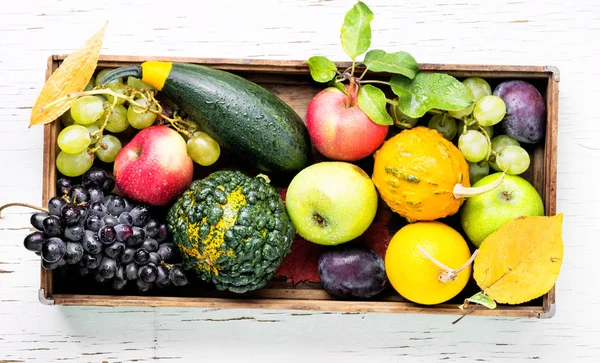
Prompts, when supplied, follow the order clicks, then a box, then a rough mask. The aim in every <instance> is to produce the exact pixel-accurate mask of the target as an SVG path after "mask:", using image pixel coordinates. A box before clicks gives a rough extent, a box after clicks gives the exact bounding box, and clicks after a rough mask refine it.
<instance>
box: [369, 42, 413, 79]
mask: <svg viewBox="0 0 600 363" xmlns="http://www.w3.org/2000/svg"><path fill="white" fill-rule="evenodd" d="M363 63H364V64H365V65H366V66H367V68H368V69H369V70H370V71H373V72H389V73H396V74H401V75H403V76H406V77H408V78H410V79H413V78H415V76H416V75H417V72H419V64H418V63H417V61H416V60H415V59H414V58H413V56H412V55H410V54H408V53H406V52H396V53H386V52H385V51H384V50H380V49H373V50H370V51H369V52H368V53H367V54H366V55H365V59H364V60H363Z"/></svg>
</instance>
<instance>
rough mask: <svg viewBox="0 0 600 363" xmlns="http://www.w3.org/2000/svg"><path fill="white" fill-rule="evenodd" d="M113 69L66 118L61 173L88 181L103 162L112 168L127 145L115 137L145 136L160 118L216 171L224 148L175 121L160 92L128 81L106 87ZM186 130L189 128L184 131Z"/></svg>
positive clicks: (90, 87)
mask: <svg viewBox="0 0 600 363" xmlns="http://www.w3.org/2000/svg"><path fill="white" fill-rule="evenodd" d="M110 70H111V69H109V68H107V69H103V70H101V71H99V72H98V73H97V74H96V76H95V77H92V79H91V80H90V82H89V84H88V85H87V87H86V88H85V90H84V92H81V95H80V96H79V97H77V98H76V99H75V100H74V101H73V103H72V104H71V108H70V109H69V110H67V111H66V112H65V113H64V114H63V115H62V116H61V122H62V124H63V127H64V128H63V129H62V131H61V132H60V134H59V135H58V140H57V142H58V147H59V148H60V152H59V154H58V156H57V158H56V167H57V169H58V171H59V172H61V173H62V174H63V175H65V176H68V177H76V176H80V175H83V174H84V173H85V172H86V171H88V170H89V169H90V168H91V166H92V165H93V163H94V160H95V159H96V158H98V159H99V160H101V161H102V162H105V163H112V162H114V161H115V158H116V157H117V155H118V154H119V152H120V151H121V149H122V147H123V145H122V144H121V140H120V139H119V138H118V137H117V136H115V134H119V133H122V132H125V131H127V130H128V129H130V128H132V129H134V130H136V131H139V130H143V129H145V128H147V127H150V126H152V125H154V124H156V122H157V120H158V118H159V115H160V117H161V118H163V119H165V120H167V121H169V122H170V123H171V125H172V126H174V128H175V129H177V131H179V132H181V133H182V134H184V135H186V136H187V138H188V154H189V156H190V157H191V158H192V160H194V161H195V162H196V163H198V164H200V165H204V166H207V165H211V164H213V163H214V162H216V161H217V159H218V158H219V156H220V147H219V145H218V144H217V143H216V142H215V141H214V140H213V139H212V138H211V137H210V136H208V135H207V134H205V133H203V132H195V131H196V130H195V127H191V128H190V126H193V125H192V124H191V123H187V122H185V121H183V120H181V118H173V119H171V118H169V117H167V116H166V115H165V114H163V113H162V106H161V105H160V104H159V102H158V101H157V100H156V99H155V98H154V93H155V92H156V91H157V90H156V89H155V88H153V87H152V86H150V85H148V84H146V83H144V82H143V81H141V80H139V79H137V78H134V77H128V78H127V81H126V83H124V80H123V79H122V78H117V79H115V80H112V81H110V82H108V83H107V84H105V85H102V79H103V77H104V76H105V75H106V74H107V73H108V72H109V71H110ZM178 122H179V123H180V124H183V125H185V126H184V127H180V125H179V126H178Z"/></svg>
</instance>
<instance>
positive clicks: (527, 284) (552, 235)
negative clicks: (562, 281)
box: [473, 214, 564, 304]
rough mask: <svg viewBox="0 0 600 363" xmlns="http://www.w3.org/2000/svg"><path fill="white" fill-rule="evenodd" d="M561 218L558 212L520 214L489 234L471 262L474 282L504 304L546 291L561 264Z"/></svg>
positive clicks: (553, 282)
mask: <svg viewBox="0 0 600 363" xmlns="http://www.w3.org/2000/svg"><path fill="white" fill-rule="evenodd" d="M562 221H563V216H562V214H558V215H556V216H552V217H546V216H536V217H521V218H517V219H514V220H512V221H510V222H508V223H506V224H504V225H503V226H502V227H501V228H500V229H498V230H497V231H496V232H494V233H492V234H491V235H489V236H488V237H487V238H486V239H485V240H484V241H483V242H482V243H481V246H480V248H479V255H478V256H477V258H475V262H474V265H473V277H474V278H475V281H476V282H477V285H478V286H479V287H480V288H481V289H482V290H483V292H485V293H486V294H487V295H488V296H489V297H491V298H492V299H494V300H495V301H496V302H498V303H505V304H521V303H524V302H527V301H531V300H533V299H535V298H538V297H540V296H542V295H544V294H545V293H547V292H548V291H550V289H552V286H554V284H555V283H556V279H557V278H558V274H559V272H560V267H561V265H562V259H563V253H564V245H563V240H562Z"/></svg>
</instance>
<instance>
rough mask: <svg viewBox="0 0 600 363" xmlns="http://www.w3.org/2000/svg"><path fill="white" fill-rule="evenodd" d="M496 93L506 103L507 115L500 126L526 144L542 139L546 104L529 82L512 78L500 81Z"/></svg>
mask: <svg viewBox="0 0 600 363" xmlns="http://www.w3.org/2000/svg"><path fill="white" fill-rule="evenodd" d="M494 95H495V96H498V97H500V98H502V100H504V103H505V104H506V115H505V116H504V119H502V121H500V123H499V124H498V126H499V127H500V128H501V129H502V131H503V132H504V133H505V134H506V135H508V136H510V137H512V138H513V139H515V140H517V141H519V142H523V143H526V144H535V143H537V142H538V141H540V140H542V139H543V137H544V134H545V129H546V104H545V102H544V99H543V97H542V95H541V94H540V92H539V91H538V90H537V89H536V88H535V87H534V86H533V85H532V84H531V83H529V82H526V81H522V80H511V81H505V82H502V83H500V84H499V85H498V86H496V88H495V89H494Z"/></svg>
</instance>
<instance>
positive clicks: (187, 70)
mask: <svg viewBox="0 0 600 363" xmlns="http://www.w3.org/2000/svg"><path fill="white" fill-rule="evenodd" d="M127 76H133V77H136V78H140V79H141V80H142V81H144V82H146V83H147V84H149V85H151V86H153V87H155V88H156V89H158V90H159V91H160V93H162V94H164V95H165V96H166V97H167V98H169V99H170V100H172V101H173V102H174V103H176V104H177V105H178V106H179V107H180V108H181V109H182V110H183V111H185V113H186V114H187V115H188V117H189V119H190V120H191V121H193V122H195V123H196V124H198V126H199V127H200V128H201V129H202V130H203V131H204V132H206V133H207V134H208V135H210V136H211V137H212V138H213V139H215V141H217V142H218V143H219V145H220V146H222V147H224V148H228V149H230V150H232V152H234V153H235V154H237V155H239V156H240V157H242V158H244V159H246V160H248V161H250V162H251V163H252V164H253V165H254V166H256V167H257V168H258V169H260V170H263V171H271V172H272V171H298V170H301V169H303V168H304V167H306V166H307V165H308V163H309V159H310V155H311V146H310V138H309V136H308V131H307V130H306V127H305V125H304V122H303V121H302V119H301V118H300V116H299V115H298V114H297V113H296V112H295V111H294V110H293V109H292V108H291V107H290V106H288V105H287V104H286V103H284V102H283V101H282V100H281V99H280V98H278V97H277V96H276V95H274V94H273V93H271V92H270V91H268V90H267V89H265V88H263V87H261V86H259V85H257V84H256V83H254V82H251V81H249V80H247V79H245V78H243V77H240V76H238V75H235V74H233V73H230V72H226V71H223V70H218V69H215V68H211V67H206V66H202V65H198V64H191V63H176V62H157V61H150V62H144V63H142V64H141V65H140V66H129V67H122V68H117V69H114V70H112V71H110V72H108V73H107V74H106V75H105V76H104V77H103V79H102V81H103V84H106V83H108V82H110V81H111V80H113V79H116V78H120V77H127Z"/></svg>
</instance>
